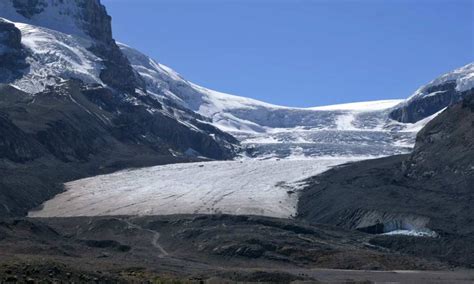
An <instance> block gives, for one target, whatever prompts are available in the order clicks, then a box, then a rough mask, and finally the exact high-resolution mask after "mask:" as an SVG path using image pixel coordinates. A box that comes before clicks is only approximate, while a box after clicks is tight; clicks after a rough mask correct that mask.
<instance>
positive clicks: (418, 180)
mask: <svg viewBox="0 0 474 284" xmlns="http://www.w3.org/2000/svg"><path fill="white" fill-rule="evenodd" d="M310 183H311V186H309V187H308V188H306V189H305V190H304V191H303V193H302V195H301V197H300V199H299V204H298V213H299V218H302V219H305V220H309V221H311V222H317V223H327V224H332V225H337V226H341V227H345V228H351V229H358V230H362V231H366V232H370V233H376V234H380V233H387V232H390V231H396V230H402V231H405V232H406V233H407V234H414V233H421V234H423V233H425V234H428V235H433V233H434V234H435V235H436V236H440V239H438V242H444V245H440V244H438V245H439V247H438V249H439V250H438V251H437V252H435V254H437V255H438V256H440V257H441V256H444V257H445V258H447V259H450V260H451V261H453V262H456V261H457V262H463V263H474V259H473V258H472V256H473V255H474V252H473V251H472V250H471V249H470V248H468V247H469V246H468V247H466V248H462V247H463V246H464V244H467V243H469V242H471V241H472V239H473V236H474V215H473V214H472V210H471V209H470V208H471V205H472V201H473V200H474V191H473V190H474V187H473V186H472V185H473V184H474V90H472V89H471V90H470V91H468V93H467V94H466V95H465V97H464V99H463V100H462V101H461V102H459V103H457V104H454V105H453V106H451V107H449V108H448V109H447V110H445V111H444V112H442V113H441V114H440V115H438V116H437V117H436V118H434V119H433V120H432V121H431V122H429V123H428V125H427V126H426V127H425V128H424V129H423V130H421V131H420V132H419V134H418V136H417V142H416V146H415V149H414V151H413V153H411V154H409V155H401V156H393V157H387V158H382V159H379V160H370V161H363V162H357V163H354V164H348V165H346V166H341V167H338V168H335V169H332V170H330V171H328V172H326V173H324V174H322V175H320V176H316V177H314V178H313V179H312V180H311V181H310ZM433 242H435V243H436V242H437V241H433ZM385 244H386V245H396V246H402V247H403V243H400V242H398V243H393V241H392V242H389V243H385ZM405 245H406V246H405V249H407V247H410V249H411V250H412V251H414V252H417V251H418V252H419V250H416V249H415V248H414V247H416V245H413V244H412V245H413V247H412V246H410V244H408V243H406V244H405ZM455 247H457V248H456V249H455ZM461 248H462V249H461ZM435 250H436V245H434V244H433V246H432V247H431V248H430V249H426V250H425V252H424V253H427V254H428V253H433V251H435Z"/></svg>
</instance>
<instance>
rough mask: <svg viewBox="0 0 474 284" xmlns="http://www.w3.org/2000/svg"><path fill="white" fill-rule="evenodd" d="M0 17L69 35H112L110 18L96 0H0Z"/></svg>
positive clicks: (109, 37) (107, 37) (103, 37)
mask: <svg viewBox="0 0 474 284" xmlns="http://www.w3.org/2000/svg"><path fill="white" fill-rule="evenodd" d="M0 17H3V18H7V19H9V20H11V21H14V22H20V23H27V24H30V25H34V26H39V27H45V28H48V29H51V30H55V31H59V32H62V33H65V34H69V35H76V36H81V37H91V38H94V39H101V40H105V41H107V40H110V39H111V38H112V29H111V25H110V23H111V18H110V17H109V16H108V15H107V12H106V10H105V7H104V6H103V5H102V4H101V3H100V1H99V0H36V1H26V0H2V1H0Z"/></svg>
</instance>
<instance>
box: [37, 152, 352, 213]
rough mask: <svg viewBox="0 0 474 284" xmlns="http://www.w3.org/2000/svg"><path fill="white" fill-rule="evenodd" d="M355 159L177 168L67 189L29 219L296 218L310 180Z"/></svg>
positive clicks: (81, 183) (140, 172)
mask: <svg viewBox="0 0 474 284" xmlns="http://www.w3.org/2000/svg"><path fill="white" fill-rule="evenodd" d="M354 160H356V159H355V158H348V159H337V158H320V159H305V160H291V159H286V160H245V161H225V162H204V163H189V164H172V165H165V166H156V167H150V168H143V169H136V170H127V171H121V172H117V173H113V174H109V175H102V176H96V177H92V178H86V179H81V180H77V181H73V182H70V183H67V184H66V188H67V191H66V192H64V193H62V194H60V195H58V196H56V197H55V198H54V199H52V200H49V201H47V202H46V203H45V204H44V206H43V208H42V209H41V210H39V211H31V212H30V214H29V216H30V217H70V216H96V215H167V214H187V213H189V214H192V213H205V214H207V213H227V214H251V215H264V216H271V217H280V218H291V217H292V216H294V215H295V213H296V205H297V196H298V193H297V191H298V189H300V188H301V187H302V186H303V185H304V182H302V180H304V179H305V178H308V177H311V176H313V175H316V174H319V173H321V172H323V171H326V170H328V169H329V168H331V167H333V166H336V165H339V164H342V163H346V162H348V161H354Z"/></svg>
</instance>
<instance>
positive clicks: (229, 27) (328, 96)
mask: <svg viewBox="0 0 474 284" xmlns="http://www.w3.org/2000/svg"><path fill="white" fill-rule="evenodd" d="M102 3H103V4H105V5H106V6H107V8H108V12H109V14H110V15H111V16H112V17H113V29H114V35H115V38H116V39H117V40H118V41H121V42H123V43H126V44H128V45H131V46H133V47H135V48H137V49H139V50H141V51H142V52H144V53H146V54H148V55H149V56H151V57H153V58H154V59H156V60H157V61H159V62H160V63H163V64H165V65H168V66H170V67H171V68H173V69H175V70H176V71H178V72H179V73H180V74H181V75H183V77H185V78H186V79H188V80H190V81H192V82H194V83H197V84H200V85H202V86H205V87H208V88H211V89H215V90H218V91H222V92H228V93H231V94H235V95H240V96H246V97H252V98H256V99H259V100H263V101H266V102H270V103H274V104H279V105H287V106H298V107H309V106H317V105H327V104H336V103H344V102H352V101H364V100H377V99H391V98H405V97H408V96H409V95H410V94H411V93H412V92H413V91H415V90H416V89H417V88H418V87H419V86H421V85H422V84H425V83H427V82H428V81H431V80H432V79H434V78H435V77H436V76H438V75H440V74H443V73H445V72H447V71H450V70H452V69H455V68H457V67H461V66H462V65H465V64H467V63H469V62H472V61H474V0H383V1H381V0H341V1H338V0H306V1H305V0H102Z"/></svg>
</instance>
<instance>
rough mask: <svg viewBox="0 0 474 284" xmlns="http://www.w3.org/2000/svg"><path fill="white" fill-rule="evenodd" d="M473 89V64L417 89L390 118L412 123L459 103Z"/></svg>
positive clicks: (391, 113)
mask: <svg viewBox="0 0 474 284" xmlns="http://www.w3.org/2000/svg"><path fill="white" fill-rule="evenodd" d="M472 88H474V63H470V64H468V65H466V66H463V67H461V68H458V69H456V70H454V71H452V72H449V73H446V74H444V75H442V76H440V77H438V78H436V79H435V80H433V81H431V82H430V83H429V84H427V85H425V86H423V87H421V88H419V89H418V90H417V91H416V92H415V93H414V94H413V95H412V96H411V97H410V98H408V99H407V100H406V101H405V102H403V103H402V104H400V105H399V106H397V107H396V108H395V109H393V110H392V111H391V112H390V117H391V118H393V119H395V120H397V121H400V122H405V123H414V122H416V121H419V120H421V119H423V118H425V117H428V116H430V115H433V114H435V113H437V112H439V111H440V110H442V109H444V108H445V107H447V106H449V105H452V104H454V103H457V102H459V101H460V100H461V99H462V98H463V97H464V96H466V94H468V93H469V90H471V89H472Z"/></svg>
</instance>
